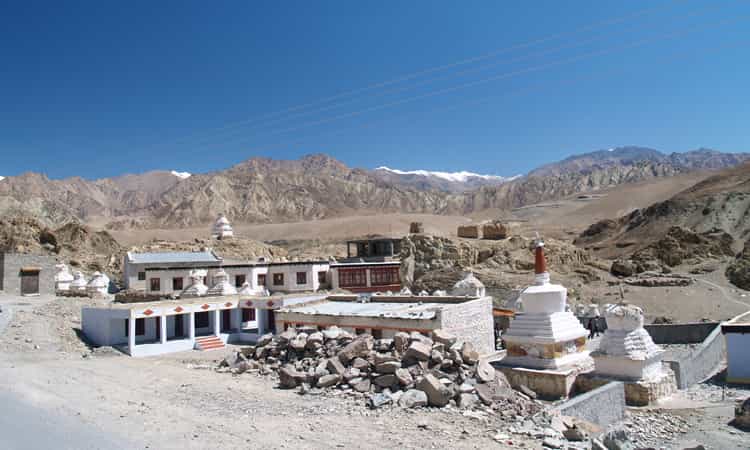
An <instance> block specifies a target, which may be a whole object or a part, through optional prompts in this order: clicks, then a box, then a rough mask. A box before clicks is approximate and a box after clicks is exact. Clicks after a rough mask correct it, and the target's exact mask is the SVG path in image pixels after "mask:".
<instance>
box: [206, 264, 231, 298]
mask: <svg viewBox="0 0 750 450" xmlns="http://www.w3.org/2000/svg"><path fill="white" fill-rule="evenodd" d="M214 281H215V282H216V284H214V285H213V286H211V289H209V290H208V293H207V294H206V295H208V296H209V297H223V296H225V295H237V288H235V287H234V286H232V284H231V283H230V282H229V275H227V273H226V272H224V269H219V271H218V272H216V273H215V274H214Z"/></svg>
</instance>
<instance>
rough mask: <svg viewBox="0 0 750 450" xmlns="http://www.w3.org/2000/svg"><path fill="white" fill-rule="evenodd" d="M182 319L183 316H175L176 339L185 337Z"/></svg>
mask: <svg viewBox="0 0 750 450" xmlns="http://www.w3.org/2000/svg"><path fill="white" fill-rule="evenodd" d="M182 317H183V315H182V314H177V315H176V316H174V337H176V338H181V337H185V327H184V324H183V319H182Z"/></svg>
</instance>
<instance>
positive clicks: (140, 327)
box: [125, 319, 146, 336]
mask: <svg viewBox="0 0 750 450" xmlns="http://www.w3.org/2000/svg"><path fill="white" fill-rule="evenodd" d="M145 334H146V319H135V335H136V336H144V335H145ZM129 335H130V319H125V336H129Z"/></svg>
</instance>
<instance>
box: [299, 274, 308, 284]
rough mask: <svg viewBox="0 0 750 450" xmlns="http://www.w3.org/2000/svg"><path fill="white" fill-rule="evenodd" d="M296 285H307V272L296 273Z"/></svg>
mask: <svg viewBox="0 0 750 450" xmlns="http://www.w3.org/2000/svg"><path fill="white" fill-rule="evenodd" d="M297 284H307V272H297Z"/></svg>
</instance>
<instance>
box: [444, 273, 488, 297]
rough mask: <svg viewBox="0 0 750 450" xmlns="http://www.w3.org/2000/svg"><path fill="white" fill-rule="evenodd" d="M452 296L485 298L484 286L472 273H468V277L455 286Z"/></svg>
mask: <svg viewBox="0 0 750 450" xmlns="http://www.w3.org/2000/svg"><path fill="white" fill-rule="evenodd" d="M451 295H456V296H467V297H484V295H485V288H484V284H482V282H481V281H479V279H478V278H477V277H475V276H474V274H473V273H472V272H467V273H466V276H465V277H464V278H463V279H462V280H459V281H458V282H457V283H456V284H454V285H453V289H452V290H451Z"/></svg>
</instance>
